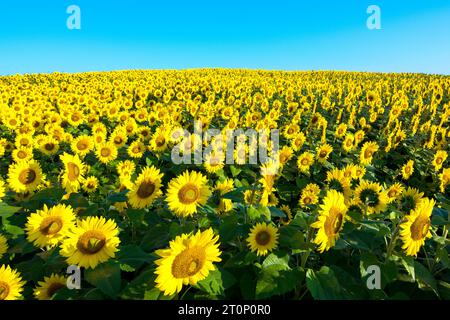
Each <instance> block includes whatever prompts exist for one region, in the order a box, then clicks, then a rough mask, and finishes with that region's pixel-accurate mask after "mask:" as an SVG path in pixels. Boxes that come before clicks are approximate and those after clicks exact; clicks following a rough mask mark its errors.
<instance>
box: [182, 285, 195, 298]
mask: <svg viewBox="0 0 450 320" xmlns="http://www.w3.org/2000/svg"><path fill="white" fill-rule="evenodd" d="M191 288H192V286H189V287H187V289H186V290H185V291H184V292H183V294H182V295H181V297H180V300H183V298H184V296H185V295H186V293H187V292H188V291H189V290H190V289H191Z"/></svg>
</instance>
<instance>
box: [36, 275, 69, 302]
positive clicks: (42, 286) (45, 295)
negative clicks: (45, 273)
mask: <svg viewBox="0 0 450 320" xmlns="http://www.w3.org/2000/svg"><path fill="white" fill-rule="evenodd" d="M66 286H67V279H66V278H65V277H64V276H61V275H57V274H54V273H53V274H52V275H50V277H44V281H39V282H38V286H37V287H36V288H35V289H34V296H35V297H36V299H38V300H51V299H52V297H53V295H54V294H55V293H56V292H57V291H59V290H61V289H62V288H66Z"/></svg>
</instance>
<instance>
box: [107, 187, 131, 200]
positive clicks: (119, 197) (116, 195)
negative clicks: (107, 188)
mask: <svg viewBox="0 0 450 320" xmlns="http://www.w3.org/2000/svg"><path fill="white" fill-rule="evenodd" d="M127 193H128V190H125V191H122V192H117V193H112V194H110V195H109V196H108V197H107V198H106V201H107V202H108V203H116V202H125V201H127V200H128V197H127Z"/></svg>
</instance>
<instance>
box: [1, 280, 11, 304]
mask: <svg viewBox="0 0 450 320" xmlns="http://www.w3.org/2000/svg"><path fill="white" fill-rule="evenodd" d="M9 291H10V289H9V285H8V284H7V283H6V282H4V281H0V300H5V299H6V298H7V297H8V295H9Z"/></svg>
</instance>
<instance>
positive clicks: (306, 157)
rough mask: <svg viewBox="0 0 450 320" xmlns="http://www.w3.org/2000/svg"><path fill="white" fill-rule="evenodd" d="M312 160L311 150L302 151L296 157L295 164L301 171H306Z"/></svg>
mask: <svg viewBox="0 0 450 320" xmlns="http://www.w3.org/2000/svg"><path fill="white" fill-rule="evenodd" d="M313 162H314V155H313V154H312V153H311V152H308V151H306V152H304V153H302V154H301V155H300V156H299V157H298V159H297V166H298V168H299V169H300V171H301V172H304V173H307V172H308V171H309V168H310V167H311V165H312V164H313Z"/></svg>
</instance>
